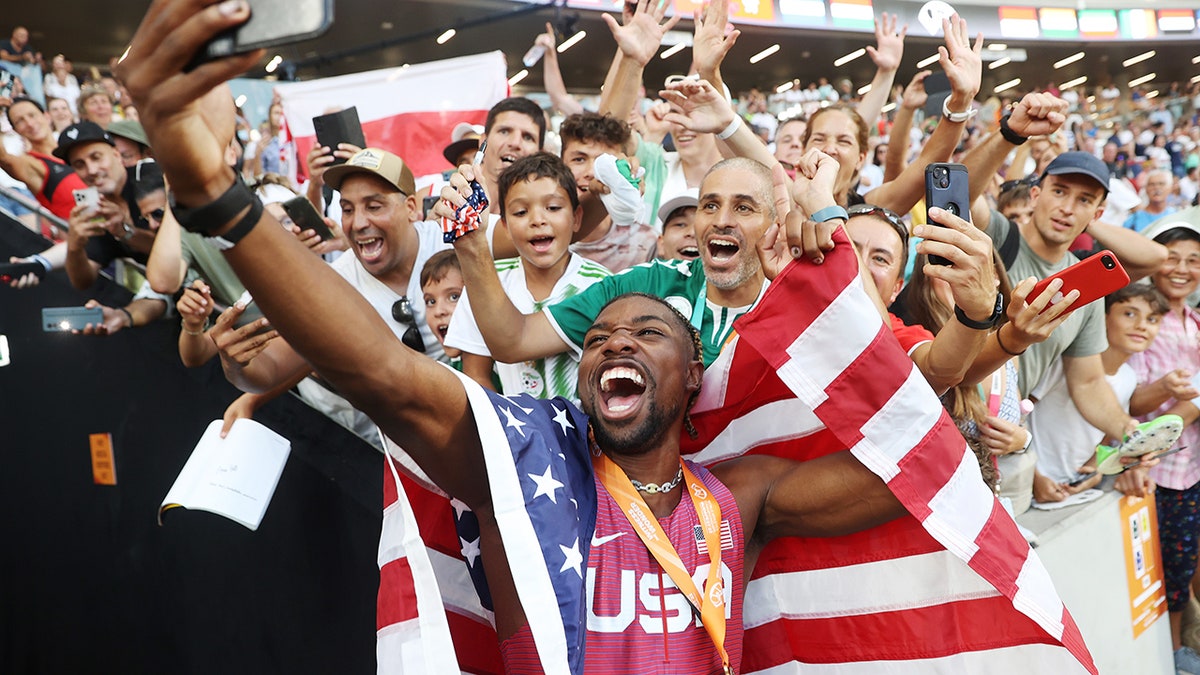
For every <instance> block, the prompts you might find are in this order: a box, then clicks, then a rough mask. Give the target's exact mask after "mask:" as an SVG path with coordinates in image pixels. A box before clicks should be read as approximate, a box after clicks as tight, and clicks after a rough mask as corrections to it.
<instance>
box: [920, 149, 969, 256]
mask: <svg viewBox="0 0 1200 675" xmlns="http://www.w3.org/2000/svg"><path fill="white" fill-rule="evenodd" d="M934 207H937V208H940V209H945V210H947V211H949V212H950V213H953V214H954V215H956V216H958V217H959V218H962V219H963V220H965V221H967V222H971V188H970V185H969V184H968V183H967V167H965V166H963V165H962V164H953V163H948V162H934V163H932V164H930V165H929V166H927V167H925V220H926V222H928V223H929V224H930V225H937V224H938V223H936V222H934V221H933V220H932V219H930V217H929V209H932V208H934ZM929 262H931V263H933V264H934V265H949V264H950V261H949V260H946V259H945V258H943V257H942V256H940V255H931V256H929Z"/></svg>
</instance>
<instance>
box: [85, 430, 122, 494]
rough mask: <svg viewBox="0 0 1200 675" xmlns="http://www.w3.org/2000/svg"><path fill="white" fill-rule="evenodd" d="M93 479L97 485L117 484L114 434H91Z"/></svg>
mask: <svg viewBox="0 0 1200 675" xmlns="http://www.w3.org/2000/svg"><path fill="white" fill-rule="evenodd" d="M88 441H89V442H90V443H91V446H92V481H93V482H94V483H95V484H96V485H116V484H117V466H116V464H114V463H113V447H112V434H108V433H105V434H91V435H90V436H88Z"/></svg>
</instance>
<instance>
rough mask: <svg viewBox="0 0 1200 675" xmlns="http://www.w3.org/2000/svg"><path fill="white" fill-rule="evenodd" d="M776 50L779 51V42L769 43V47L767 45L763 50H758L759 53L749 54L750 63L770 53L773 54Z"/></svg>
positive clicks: (760, 59)
mask: <svg viewBox="0 0 1200 675" xmlns="http://www.w3.org/2000/svg"><path fill="white" fill-rule="evenodd" d="M777 51H779V44H778V43H777V44H773V45H771V46H770V47H767V48H766V49H764V50H762V51H761V52H759V53H757V54H755V55H754V56H751V57H750V63H758V62H759V61H762V60H763V59H765V58H767V57H768V56H770V55H772V54H774V53H775V52H777Z"/></svg>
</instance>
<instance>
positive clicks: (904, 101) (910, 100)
mask: <svg viewBox="0 0 1200 675" xmlns="http://www.w3.org/2000/svg"><path fill="white" fill-rule="evenodd" d="M932 74H933V71H932V70H922V71H920V72H918V73H917V74H916V75H913V77H912V79H911V80H909V81H908V86H906V87H904V93H903V94H901V95H900V107H901V108H902V109H906V110H910V111H912V110H919V109H921V108H922V107H924V106H925V102H926V101H928V100H929V94H927V93H926V92H925V78H927V77H929V76H930V75H932Z"/></svg>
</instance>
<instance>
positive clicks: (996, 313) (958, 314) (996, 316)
mask: <svg viewBox="0 0 1200 675" xmlns="http://www.w3.org/2000/svg"><path fill="white" fill-rule="evenodd" d="M1003 315H1004V294H1003V293H997V294H996V305H995V307H993V308H992V315H991V316H989V317H988V318H987V319H986V320H984V321H976V320H975V319H972V318H971V317H969V316H967V313H966V312H964V311H962V308H960V307H959V306H958V305H955V306H954V318H956V319H958V322H959V323H961V324H962V325H964V326H966V327H967V328H971V329H973V330H991V329H992V328H993V327H994V326H995V325H996V324H997V323H999V322H1000V317H1001V316H1003Z"/></svg>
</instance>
